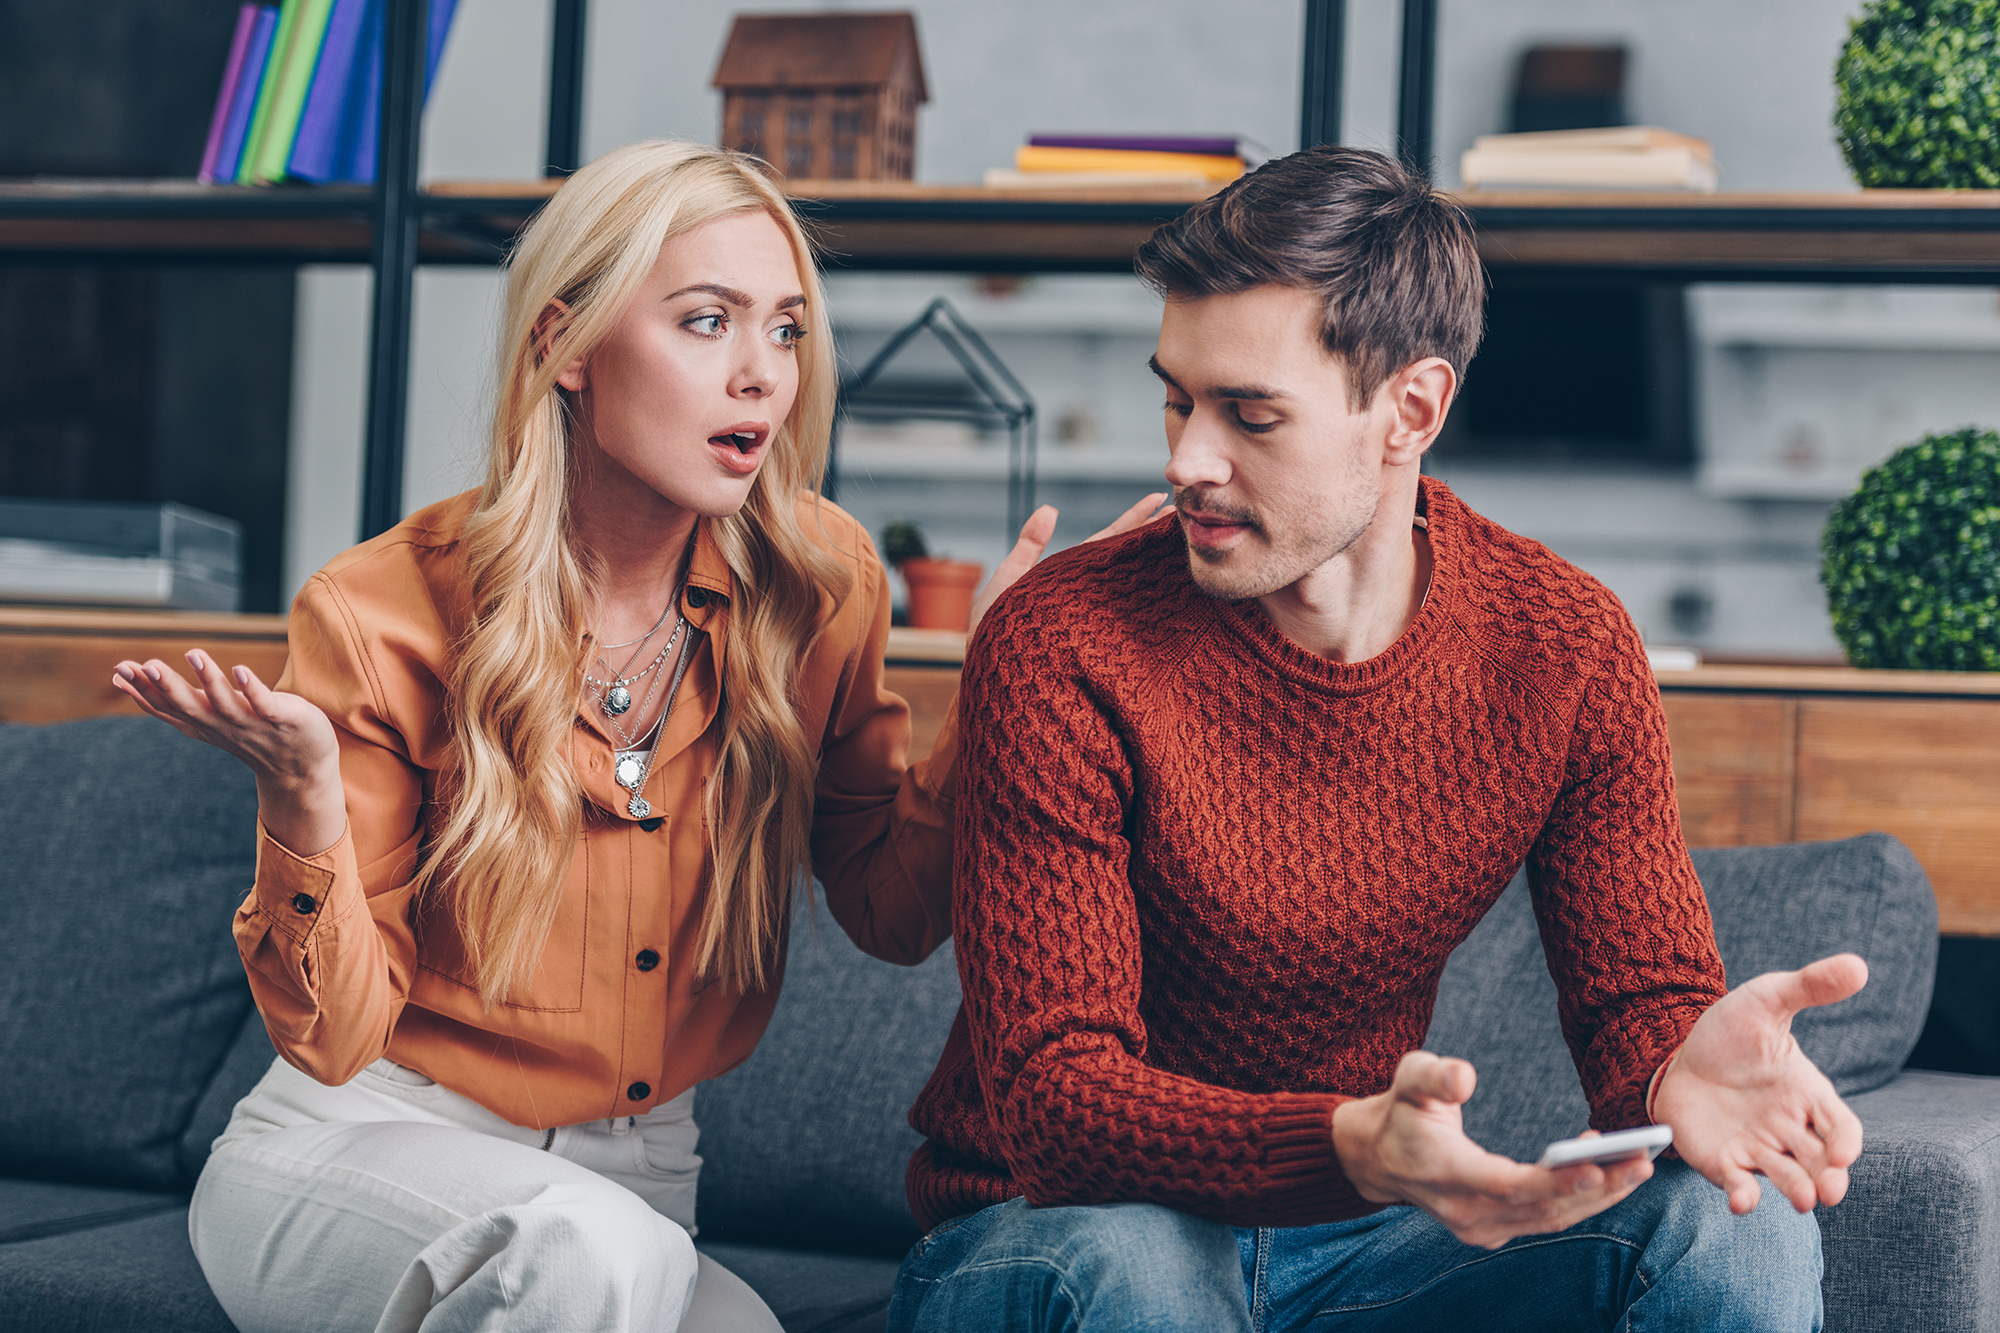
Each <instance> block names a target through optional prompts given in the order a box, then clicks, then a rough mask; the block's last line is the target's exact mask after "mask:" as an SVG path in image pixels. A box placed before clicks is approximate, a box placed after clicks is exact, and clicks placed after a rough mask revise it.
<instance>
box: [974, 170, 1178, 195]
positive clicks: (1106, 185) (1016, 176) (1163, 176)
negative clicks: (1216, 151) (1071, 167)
mask: <svg viewBox="0 0 2000 1333" xmlns="http://www.w3.org/2000/svg"><path fill="white" fill-rule="evenodd" d="M986 184H987V185H988V186H989V187H990V188H992V189H996V190H1123V189H1131V188H1132V187H1133V186H1135V185H1199V186H1212V185H1214V184H1215V182H1214V181H1213V180H1211V179H1209V178H1208V177H1207V176H1204V175H1202V174H1201V173H1200V172H1198V171H1015V170H1013V169H1012V168H1009V167H988V168H987V169H986Z"/></svg>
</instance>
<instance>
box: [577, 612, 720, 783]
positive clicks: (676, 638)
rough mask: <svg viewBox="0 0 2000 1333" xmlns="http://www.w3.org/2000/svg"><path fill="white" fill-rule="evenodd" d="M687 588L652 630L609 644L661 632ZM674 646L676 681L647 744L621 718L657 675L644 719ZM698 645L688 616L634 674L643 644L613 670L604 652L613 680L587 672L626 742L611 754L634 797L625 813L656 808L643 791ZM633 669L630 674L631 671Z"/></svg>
mask: <svg viewBox="0 0 2000 1333" xmlns="http://www.w3.org/2000/svg"><path fill="white" fill-rule="evenodd" d="M683 590H684V587H683V588H682V589H676V590H675V592H674V596H673V599H672V600H671V601H669V602H668V603H667V609H666V610H665V611H662V612H661V613H660V618H659V619H658V620H657V621H655V622H653V628H651V629H649V630H647V631H646V632H645V633H644V634H642V635H640V636H639V637H638V638H636V639H629V640H627V641H626V642H624V643H614V644H607V645H606V647H607V648H613V649H616V648H626V647H630V646H631V645H633V644H640V645H643V644H644V643H645V642H646V641H647V640H648V639H650V638H652V637H653V636H654V635H655V634H657V633H659V630H660V626H661V625H664V624H666V623H667V616H668V615H670V614H672V612H673V611H674V609H675V608H676V607H678V606H679V605H680V604H681V592H682V591H683ZM675 644H679V645H680V649H681V651H680V656H679V657H678V658H676V659H675V662H674V671H673V682H672V683H671V684H670V685H668V686H667V701H666V705H665V706H664V707H663V708H662V709H661V710H660V718H659V721H657V722H655V723H654V724H653V727H652V731H651V741H650V743H648V741H647V739H646V738H644V737H641V738H638V739H634V737H633V735H632V733H631V732H629V731H627V730H626V729H625V724H624V723H623V722H621V721H620V720H619V719H620V718H621V717H623V716H624V715H625V714H626V713H627V712H629V711H631V708H632V691H631V688H630V687H631V686H633V685H635V684H637V683H638V682H639V681H640V680H641V679H643V678H645V677H647V676H651V677H652V680H651V682H650V683H648V684H647V686H646V695H645V698H643V699H642V700H640V702H639V716H640V717H644V716H645V715H646V710H647V708H649V707H650V706H651V705H652V702H653V693H654V691H655V690H657V689H658V688H659V684H660V675H661V674H663V673H660V672H659V671H658V670H657V668H658V667H659V666H660V664H661V663H663V662H665V661H666V660H667V656H668V654H670V653H672V652H673V651H674V645H675ZM693 646H694V630H693V628H692V626H690V625H689V624H688V619H687V617H686V616H684V615H683V616H680V617H678V618H677V619H676V620H675V623H674V631H673V633H672V634H670V635H668V636H667V641H666V643H665V644H664V645H662V646H661V648H660V651H659V652H657V653H655V654H654V655H653V660H652V661H651V662H649V663H647V664H646V666H645V667H644V668H643V669H642V670H640V671H637V672H633V671H632V663H633V662H635V661H637V660H638V658H639V653H640V652H643V651H644V648H643V647H641V648H639V649H636V650H635V651H634V652H633V654H632V656H630V657H628V658H626V659H625V665H624V666H622V667H620V668H618V669H617V670H615V671H614V670H612V668H611V663H610V660H609V659H608V658H606V657H605V656H604V655H603V654H602V653H601V652H600V653H599V654H598V660H599V661H600V662H603V663H604V669H605V671H606V673H608V675H609V676H610V679H608V680H599V679H598V678H597V677H595V676H593V675H591V674H590V673H589V672H587V671H586V672H585V673H584V675H583V679H584V682H585V683H586V684H588V685H589V686H590V687H591V690H592V692H593V693H595V694H596V695H597V706H598V709H599V710H600V711H601V712H602V713H603V714H604V720H605V722H606V723H607V724H608V725H609V726H610V727H611V729H612V730H613V731H614V732H616V733H617V735H618V739H619V740H620V741H621V742H622V744H620V745H619V746H618V747H617V750H616V753H615V754H614V755H613V757H612V776H613V777H614V778H615V779H616V780H617V782H618V785H619V786H621V787H623V788H624V789H625V790H626V791H628V792H630V793H631V795H632V799H631V800H630V801H629V802H627V803H626V806H625V811H626V813H627V814H629V815H631V816H632V818H634V819H644V818H646V817H647V816H648V815H650V814H651V813H652V811H653V807H652V805H651V804H650V803H649V802H648V801H647V800H646V798H645V797H643V796H641V795H640V794H639V793H640V792H641V791H642V790H644V788H645V786H646V779H647V778H649V777H651V776H652V772H653V760H654V758H655V756H657V755H658V754H659V752H660V741H661V738H663V737H664V736H665V735H666V733H667V719H668V718H669V717H671V716H673V711H674V700H675V699H676V698H678V697H679V696H680V692H681V679H682V677H684V676H686V675H687V669H688V663H689V662H690V661H692V660H693V658H694V654H693V653H692V652H690V651H689V649H690V648H692V647H693ZM628 672H629V673H630V674H627V673H628Z"/></svg>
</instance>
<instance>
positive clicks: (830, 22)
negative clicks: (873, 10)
mask: <svg viewBox="0 0 2000 1333" xmlns="http://www.w3.org/2000/svg"><path fill="white" fill-rule="evenodd" d="M713 82H714V85H715V86H716V87H717V88H720V89H721V90H722V143H723V146H724V147H727V148H734V149H738V150H740V151H742V152H746V153H755V154H757V156H759V157H761V158H763V159H764V160H765V161H767V162H769V163H770V164H771V165H772V166H774V167H776V168H778V169H779V170H780V171H782V172H784V173H785V175H787V176H790V177H793V178H795V179H797V178H806V177H817V178H821V179H831V180H908V179H910V168H911V161H912V158H913V157H914V154H915V150H916V140H917V135H916V131H917V104H918V103H919V102H927V101H929V100H930V94H929V93H928V91H927V90H926V89H925V87H924V62H923V57H922V56H921V55H920V54H919V53H918V51H917V22H916V19H915V17H914V16H913V15H911V14H909V13H907V12H898V13H886V14H851V13H837V14H743V15H739V16H738V17H737V19H736V23H735V26H734V27H732V28H731V29H730V31H729V42H728V44H727V45H726V46H724V47H723V49H722V60H721V62H720V63H719V64H717V65H716V67H715V78H714V80H713Z"/></svg>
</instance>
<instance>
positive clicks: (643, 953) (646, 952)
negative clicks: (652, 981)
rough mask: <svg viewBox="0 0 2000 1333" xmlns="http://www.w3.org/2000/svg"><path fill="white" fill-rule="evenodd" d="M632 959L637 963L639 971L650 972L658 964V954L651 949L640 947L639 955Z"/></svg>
mask: <svg viewBox="0 0 2000 1333" xmlns="http://www.w3.org/2000/svg"><path fill="white" fill-rule="evenodd" d="M632 961H633V962H635V963H637V964H638V965H639V970H640V971H641V972H650V971H652V970H653V969H654V968H656V967H658V966H659V965H660V955H658V954H657V953H654V952H653V951H652V950H651V949H641V950H639V956H638V957H637V958H634V959H633V960H632Z"/></svg>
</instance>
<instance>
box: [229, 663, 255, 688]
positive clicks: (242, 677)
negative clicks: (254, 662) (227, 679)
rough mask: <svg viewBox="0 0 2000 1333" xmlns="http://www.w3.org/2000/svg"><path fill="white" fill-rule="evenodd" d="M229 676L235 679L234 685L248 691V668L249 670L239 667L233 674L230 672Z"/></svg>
mask: <svg viewBox="0 0 2000 1333" xmlns="http://www.w3.org/2000/svg"><path fill="white" fill-rule="evenodd" d="M230 674H231V675H233V676H235V677H236V683H237V684H238V685H241V686H243V687H244V688H245V689H248V688H249V685H250V668H249V667H245V666H240V667H237V668H236V670H235V671H233V672H231V673H230Z"/></svg>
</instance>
